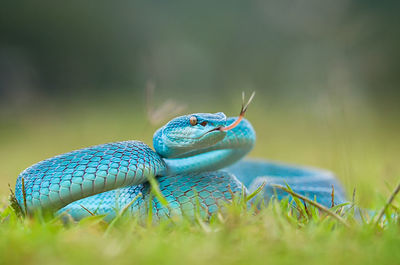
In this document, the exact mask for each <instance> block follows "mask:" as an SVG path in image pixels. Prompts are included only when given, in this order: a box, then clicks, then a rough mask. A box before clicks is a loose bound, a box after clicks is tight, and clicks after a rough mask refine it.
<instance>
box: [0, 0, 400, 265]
mask: <svg viewBox="0 0 400 265" xmlns="http://www.w3.org/2000/svg"><path fill="white" fill-rule="evenodd" d="M398 7H399V4H398V3H397V2H384V3H383V2H379V3H378V2H376V1H355V0H338V1H317V0H308V1H300V2H293V1H288V0H284V1H277V2H273V1H245V2H241V1H219V2H213V1H202V2H201V3H200V2H199V3H191V2H185V3H183V2H182V3H167V2H158V1H134V2H129V1H122V2H118V3H116V2H105V1H100V2H91V1H88V2H84V3H83V2H80V1H70V2H68V3H53V2H52V1H46V0H45V1H41V4H40V5H39V4H38V3H33V2H31V1H19V2H13V1H6V2H5V3H4V4H3V7H2V8H1V9H0V33H1V34H0V165H1V166H0V199H1V201H2V204H1V206H2V207H1V211H0V264H80V263H82V264H88V265H89V264H111V263H115V264H132V263H133V264H293V263H298V262H300V261H304V263H308V264H400V256H399V253H400V252H399V248H400V226H399V221H398V219H395V218H393V219H392V218H390V217H391V216H395V213H396V212H397V213H398V207H399V206H400V199H399V198H396V199H395V201H394V202H393V203H392V204H391V205H390V206H389V207H388V210H387V212H386V213H387V215H386V216H387V218H386V219H382V220H381V222H378V223H377V224H376V223H375V220H369V219H368V218H366V219H365V220H357V219H355V218H353V215H352V213H351V212H348V213H347V212H346V213H344V212H340V214H342V215H343V218H344V220H345V221H346V223H347V224H348V226H346V225H343V224H342V223H340V222H338V221H337V220H335V219H333V218H331V217H329V216H327V215H326V214H325V213H324V212H318V211H317V210H316V209H315V208H314V207H312V206H310V205H307V206H308V208H307V209H305V208H304V206H300V205H303V204H302V203H300V204H299V205H297V206H296V205H294V204H289V203H288V201H283V202H281V203H279V202H273V203H271V204H270V205H268V206H265V208H262V209H261V210H260V211H256V210H255V209H248V208H246V207H245V206H244V205H243V204H241V203H240V202H239V203H233V205H230V206H228V207H227V212H225V213H224V214H220V215H218V216H214V217H213V218H212V220H211V221H209V222H207V221H205V220H201V219H197V220H195V221H193V220H192V221H189V220H179V221H166V222H163V223H161V224H158V225H155V224H153V223H152V222H151V221H149V220H148V221H147V222H145V223H141V222H139V221H138V220H136V219H135V218H133V219H132V218H124V217H121V219H120V220H118V222H116V223H114V224H113V225H110V224H107V223H104V222H103V221H102V220H101V218H98V217H90V218H88V219H85V220H83V221H81V222H80V223H77V224H63V223H62V222H61V220H59V219H58V218H56V217H43V216H35V217H34V218H25V219H23V218H19V217H18V216H17V215H16V214H15V213H14V212H13V211H12V210H11V208H10V207H9V206H8V205H9V204H8V201H7V199H8V195H9V187H8V184H10V186H11V187H12V188H13V186H14V184H15V180H16V178H17V176H18V174H19V173H20V172H21V171H22V170H23V169H25V168H26V167H28V166H30V165H32V164H34V163H36V162H38V161H40V160H43V159H45V158H48V157H51V156H54V155H57V154H60V153H64V152H68V151H71V150H74V149H78V148H83V147H87V146H91V145H95V144H102V143H106V142H112V141H122V140H129V139H132V140H141V141H144V142H145V143H147V144H149V145H151V143H152V141H151V139H152V135H153V133H154V131H155V130H156V129H157V128H158V127H159V126H161V125H163V123H164V122H167V121H168V119H169V118H172V116H174V115H179V114H185V113H194V112H218V111H223V112H225V113H226V114H227V115H228V116H234V115H237V114H238V111H239V108H240V94H241V91H242V90H245V91H246V92H248V93H249V92H251V91H253V90H255V91H256V92H257V95H256V98H255V100H254V102H253V103H252V105H251V106H250V108H249V110H248V112H247V113H246V117H247V118H248V119H249V120H250V121H251V123H252V124H253V126H254V128H255V130H256V133H257V142H256V147H255V149H254V150H253V151H252V152H251V153H250V156H251V157H261V158H266V159H271V160H278V161H285V162H290V163H295V164H301V165H310V166H315V167H321V168H326V169H329V170H332V171H333V172H335V173H336V174H337V176H338V178H339V179H340V180H341V182H342V183H343V185H344V187H345V189H346V191H347V193H348V195H349V198H350V199H351V198H352V197H353V194H355V197H354V199H355V204H356V205H357V206H359V207H362V208H368V209H377V210H379V209H382V208H383V206H384V205H385V203H386V201H387V199H388V197H389V196H390V194H391V192H392V191H393V189H394V188H395V187H396V185H397V184H398V182H399V176H400V164H399V159H398V157H399V154H400V137H399V131H400V122H399V114H400V105H399V104H398V102H399V95H400V94H399V93H400V92H399V91H400V90H399V89H398V88H399V82H400V76H399V75H398V70H399V69H400V65H399V62H400V58H399V57H400V53H399V51H398V47H399V45H400V38H399V36H400V34H399V29H400V28H399V27H398V10H399V9H398ZM149 80H151V81H152V82H153V84H154V94H153V96H152V97H151V101H152V103H151V107H152V108H151V109H149V103H146V102H148V98H147V99H146V87H148V86H149V85H146V84H148V81H149ZM150 84H151V83H150ZM166 102H169V103H167V105H164V107H162V106H163V104H165V103H166ZM171 102H172V103H171ZM157 110H158V111H157Z"/></svg>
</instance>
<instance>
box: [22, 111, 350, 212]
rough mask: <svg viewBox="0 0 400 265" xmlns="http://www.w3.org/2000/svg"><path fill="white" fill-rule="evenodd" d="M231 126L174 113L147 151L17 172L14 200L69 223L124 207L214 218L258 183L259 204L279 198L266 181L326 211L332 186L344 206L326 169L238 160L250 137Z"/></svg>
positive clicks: (94, 153)
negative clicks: (153, 182) (154, 192)
mask: <svg viewBox="0 0 400 265" xmlns="http://www.w3.org/2000/svg"><path fill="white" fill-rule="evenodd" d="M234 121H235V118H226V116H225V114H223V113H215V114H208V113H198V114H191V115H186V116H181V117H178V118H175V119H173V120H172V121H170V122H169V123H167V124H166V125H165V126H164V127H162V128H160V129H159V130H158V131H157V132H156V133H155V134H154V137H153V145H154V149H155V151H153V150H152V149H151V148H150V147H149V146H147V145H146V144H144V143H142V142H139V141H125V142H117V143H108V144H104V145H98V146H93V147H89V148H85V149H80V150H76V151H73V152H70V153H66V154H62V155H59V156H55V157H53V158H50V159H47V160H44V161H41V162H39V163H37V164H35V165H33V166H31V167H29V168H27V169H26V170H24V171H23V172H22V173H21V174H20V175H19V177H18V179H17V183H16V188H15V194H16V198H17V201H18V203H19V205H20V206H21V208H23V209H24V210H27V211H28V212H33V211H35V210H37V209H41V210H47V209H49V210H54V211H58V212H59V213H63V212H64V213H68V214H69V215H71V216H72V217H73V218H74V219H81V218H83V217H85V216H88V215H90V214H92V213H94V214H104V215H106V216H107V217H106V218H107V219H112V218H113V217H114V216H115V215H116V214H117V213H118V211H119V210H120V209H123V208H124V207H126V206H129V210H130V212H131V213H132V214H139V215H141V214H147V212H148V210H149V207H152V212H153V215H154V216H155V217H157V218H163V217H168V216H171V215H189V216H190V215H193V214H194V211H195V209H196V207H198V206H197V205H198V204H200V206H201V211H203V212H205V213H207V214H212V213H215V212H216V211H218V209H219V208H220V206H221V202H222V201H229V200H231V199H232V195H233V194H239V193H241V192H243V191H244V192H251V191H252V190H254V189H256V188H257V187H258V186H259V185H261V184H262V183H263V182H266V183H267V185H266V186H265V188H264V190H263V195H264V198H265V199H267V200H268V199H269V198H270V197H271V196H272V195H274V194H277V196H278V198H279V199H280V198H282V197H283V196H285V194H282V193H279V192H276V191H274V190H273V188H272V187H271V184H283V185H285V184H286V183H287V184H289V185H290V186H291V188H292V189H293V190H294V191H295V192H298V193H300V194H302V195H305V196H308V197H309V198H311V199H314V198H316V199H317V201H318V202H320V203H322V204H324V205H326V206H330V204H331V189H332V185H334V186H335V202H336V203H342V202H344V201H345V196H344V193H343V190H342V188H341V186H340V184H339V183H338V182H337V180H336V178H335V177H334V175H333V174H332V173H330V172H328V171H324V170H319V169H313V168H305V167H296V166H290V165H286V164H280V163H274V162H268V161H263V160H241V159H242V158H243V157H244V156H245V155H246V154H247V153H248V152H249V151H250V150H251V149H252V148H253V146H254V144H255V132H254V129H253V127H252V126H251V124H250V123H249V122H248V121H247V120H245V119H244V120H242V121H241V122H240V123H239V125H237V126H235V127H234V128H233V129H229V130H224V129H223V128H227V126H229V125H231V124H232V123H234ZM231 127H232V126H231ZM149 178H156V179H157V181H158V184H159V188H160V191H161V193H162V195H163V196H164V197H165V199H166V200H167V202H168V207H166V206H165V205H162V204H161V203H160V202H159V201H158V200H157V199H156V198H154V196H153V197H152V196H151V192H150V190H151V187H150V184H149V182H148V180H149ZM23 183H24V187H22V184H23ZM129 204H130V205H129ZM25 207H26V208H27V209H25Z"/></svg>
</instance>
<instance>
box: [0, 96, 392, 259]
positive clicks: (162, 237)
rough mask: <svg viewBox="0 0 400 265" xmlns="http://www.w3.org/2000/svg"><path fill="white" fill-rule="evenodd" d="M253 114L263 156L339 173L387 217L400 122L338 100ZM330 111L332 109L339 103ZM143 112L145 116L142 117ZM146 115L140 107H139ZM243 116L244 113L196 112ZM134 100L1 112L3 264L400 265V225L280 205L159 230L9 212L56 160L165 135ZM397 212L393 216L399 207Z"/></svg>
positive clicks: (359, 200) (240, 208)
mask: <svg viewBox="0 0 400 265" xmlns="http://www.w3.org/2000/svg"><path fill="white" fill-rule="evenodd" d="M270 103H271V104H270V105H269V107H268V108H267V109H265V108H264V106H263V104H259V105H257V104H255V105H254V106H251V107H250V109H249V111H248V113H247V118H248V119H249V120H250V121H251V122H252V123H253V125H254V127H255V129H256V132H257V144H256V147H255V149H254V150H253V152H252V153H251V154H250V156H251V157H265V158H269V159H273V160H279V161H285V162H292V163H296V164H305V165H311V166H317V167H322V168H327V169H329V170H332V171H334V172H335V173H336V174H337V175H338V177H339V179H340V180H341V181H342V183H343V185H344V186H345V188H346V190H347V192H348V194H349V198H350V199H351V198H352V197H353V196H352V194H353V191H354V189H355V197H354V198H355V203H356V204H357V205H358V206H359V207H361V208H368V209H375V210H377V211H379V210H380V209H381V208H382V207H383V206H384V205H385V202H386V201H387V199H388V197H389V196H390V194H391V192H392V191H393V190H394V188H395V187H396V185H397V184H398V182H399V177H398V176H399V173H400V165H399V164H398V154H399V148H400V139H399V137H398V129H399V126H400V125H399V124H398V121H396V117H391V116H390V115H385V114H381V113H379V111H374V110H371V109H370V108H366V107H365V106H354V105H351V106H350V105H349V106H348V105H345V104H342V105H341V107H340V108H337V107H335V106H331V105H329V104H325V103H324V104H320V105H319V104H314V105H310V106H294V105H291V104H287V105H283V106H282V105H280V106H275V105H273V103H272V102H270ZM328 103H329V102H328ZM132 108H133V109H132ZM136 108H137V107H136ZM221 110H222V111H225V112H226V113H227V114H231V113H233V114H236V112H237V110H236V108H233V107H229V108H228V107H227V108H225V109H220V108H216V106H214V107H211V108H208V109H193V110H190V112H205V111H207V112H217V111H221ZM143 117H145V113H143V112H142V111H140V108H139V111H138V110H137V109H135V107H132V106H131V105H130V104H106V103H105V102H102V104H100V103H99V104H98V105H96V104H93V106H92V105H90V106H87V104H84V103H83V102H81V103H75V105H73V106H71V105H69V106H66V105H56V104H54V105H46V106H41V108H37V109H34V110H33V111H29V112H25V111H21V112H20V113H8V114H4V115H2V116H0V120H1V122H0V161H1V168H0V176H1V178H0V194H1V198H2V201H3V204H2V210H1V216H0V253H1V254H0V264H42V265H43V264H87V265H89V264H96V265H99V264H294V263H307V264H396V263H397V264H399V263H400V252H399V248H400V225H399V224H400V223H399V221H398V220H391V219H389V220H386V221H383V222H380V223H378V224H375V222H374V220H360V219H357V218H353V217H352V214H351V213H347V214H345V216H344V217H343V218H344V219H345V221H346V223H347V224H348V226H346V225H344V224H342V223H341V222H339V221H337V220H336V219H334V218H332V217H328V216H327V215H326V214H325V213H324V212H321V213H318V212H317V211H316V210H315V208H313V207H311V206H310V205H309V206H308V209H307V211H305V209H304V208H300V209H296V208H294V206H293V205H292V206H290V205H288V203H287V202H281V203H278V202H274V203H272V204H270V205H269V206H268V207H266V208H263V209H262V210H261V211H259V212H258V211H255V210H252V209H245V206H244V205H243V204H242V203H240V202H239V203H236V204H234V205H231V206H228V210H227V212H225V213H224V214H221V215H219V216H216V217H214V218H213V219H212V220H211V221H210V222H205V221H203V220H202V219H200V218H198V219H196V220H194V221H193V220H192V221H189V220H174V221H168V222H164V223H161V224H158V225H154V224H151V222H150V221H148V222H147V223H144V224H143V223H140V224H139V223H138V222H137V221H136V220H134V219H130V218H129V219H128V218H126V217H124V216H122V217H121V218H120V219H118V220H117V221H116V222H114V223H113V224H112V225H110V224H107V223H105V222H103V221H102V220H101V219H100V218H98V217H90V218H88V219H85V220H83V221H81V222H80V223H78V224H69V225H65V224H63V223H62V222H61V221H60V220H59V219H57V218H50V217H43V216H36V217H34V218H26V219H22V218H19V217H17V216H16V215H15V213H14V212H12V210H11V209H10V208H9V207H8V201H7V198H8V195H9V187H8V184H10V185H11V187H12V188H13V185H14V183H15V179H16V177H17V175H18V173H19V172H20V171H22V170H23V169H24V168H26V167H28V166H29V165H31V164H33V163H35V162H38V161H40V160H42V159H45V158H47V157H50V156H53V155H56V154H59V153H62V152H67V151H71V150H73V149H77V148H82V147H86V146H90V145H94V144H100V143H105V142H110V141H120V140H128V139H135V140H142V141H144V142H146V143H148V144H151V138H152V133H153V132H154V130H155V129H156V127H155V126H153V125H150V123H149V122H147V121H146V120H145V119H144V118H143ZM399 202H400V200H399V198H397V199H395V201H394V202H393V204H392V205H391V206H389V208H388V209H389V216H390V215H391V214H393V213H394V212H395V207H396V206H399V204H400V203H399Z"/></svg>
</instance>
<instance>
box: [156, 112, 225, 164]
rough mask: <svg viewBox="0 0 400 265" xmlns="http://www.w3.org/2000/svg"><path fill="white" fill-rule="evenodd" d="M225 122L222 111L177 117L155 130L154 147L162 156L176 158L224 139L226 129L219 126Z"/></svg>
mask: <svg viewBox="0 0 400 265" xmlns="http://www.w3.org/2000/svg"><path fill="white" fill-rule="evenodd" d="M226 122H227V121H226V115H225V114H224V113H222V112H218V113H215V114H211V113H195V114H190V115H185V116H181V117H177V118H175V119H173V120H171V121H170V122H168V123H167V124H166V125H165V126H163V127H161V128H160V129H158V130H157V131H156V132H155V134H154V137H153V145H154V149H155V150H156V152H157V153H158V154H159V155H161V156H162V157H165V158H177V157H182V156H185V154H187V153H190V152H191V151H192V150H195V149H202V148H206V147H209V146H212V145H214V144H216V143H218V142H219V141H221V140H222V139H224V137H225V135H226V131H224V130H221V128H224V127H225V126H226Z"/></svg>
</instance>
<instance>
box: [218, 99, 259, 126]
mask: <svg viewBox="0 0 400 265" xmlns="http://www.w3.org/2000/svg"><path fill="white" fill-rule="evenodd" d="M255 94H256V92H255V91H253V93H251V96H250V98H249V100H248V101H247V103H246V104H244V92H242V109H241V110H240V114H239V117H238V118H237V120H236V121H235V122H234V123H232V124H231V125H229V126H226V127H221V128H220V129H219V130H220V131H225V132H226V131H229V130H232V129H233V128H235V127H236V126H238V124H239V123H240V122H241V121H242V119H243V117H244V114H245V113H246V110H247V107H248V106H249V104H250V103H251V101H252V100H253V98H254V95H255Z"/></svg>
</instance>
